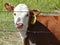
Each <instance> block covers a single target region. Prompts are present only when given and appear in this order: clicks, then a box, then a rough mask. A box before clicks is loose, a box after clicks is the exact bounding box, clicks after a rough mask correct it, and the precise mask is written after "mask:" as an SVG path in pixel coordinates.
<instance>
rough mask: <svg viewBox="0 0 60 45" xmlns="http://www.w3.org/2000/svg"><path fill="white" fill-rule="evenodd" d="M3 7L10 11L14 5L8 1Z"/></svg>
mask: <svg viewBox="0 0 60 45" xmlns="http://www.w3.org/2000/svg"><path fill="white" fill-rule="evenodd" d="M4 7H5V9H6V10H7V11H8V12H12V11H13V10H14V6H11V5H10V4H9V3H8V2H6V3H5V4H4Z"/></svg>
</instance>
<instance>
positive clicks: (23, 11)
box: [14, 4, 29, 16]
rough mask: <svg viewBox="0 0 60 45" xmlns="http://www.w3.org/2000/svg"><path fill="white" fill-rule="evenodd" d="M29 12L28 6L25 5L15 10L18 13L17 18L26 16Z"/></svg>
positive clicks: (18, 6) (20, 5)
mask: <svg viewBox="0 0 60 45" xmlns="http://www.w3.org/2000/svg"><path fill="white" fill-rule="evenodd" d="M28 12H29V9H28V7H27V5H25V4H19V5H17V6H16V7H15V8H14V13H16V15H17V16H22V15H23V16H24V15H26V14H27V13H28Z"/></svg>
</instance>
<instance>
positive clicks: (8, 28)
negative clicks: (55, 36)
mask: <svg viewBox="0 0 60 45" xmlns="http://www.w3.org/2000/svg"><path fill="white" fill-rule="evenodd" d="M5 2H9V3H11V4H12V5H14V6H16V5H18V4H19V3H25V4H26V5H27V6H28V7H29V8H33V9H38V10H40V11H41V12H46V11H52V10H57V9H60V0H0V45H22V44H21V40H20V37H19V34H18V32H17V30H16V28H15V27H14V22H13V15H12V13H13V12H7V11H6V9H5V8H4V3H5Z"/></svg>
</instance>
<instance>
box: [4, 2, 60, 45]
mask: <svg viewBox="0 0 60 45" xmlns="http://www.w3.org/2000/svg"><path fill="white" fill-rule="evenodd" d="M5 8H6V9H7V10H8V11H13V16H14V23H15V26H16V28H17V29H18V30H19V31H20V36H21V38H22V43H23V45H60V16H41V15H40V12H39V11H38V10H34V9H33V10H30V9H29V8H28V7H27V6H26V5H25V4H19V5H17V6H16V7H15V8H14V7H13V6H11V5H10V4H9V3H5Z"/></svg>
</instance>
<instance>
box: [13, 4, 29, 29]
mask: <svg viewBox="0 0 60 45" xmlns="http://www.w3.org/2000/svg"><path fill="white" fill-rule="evenodd" d="M28 13H29V9H28V7H27V6H26V5H25V4H19V5H17V6H16V7H15V8H14V13H13V15H14V23H15V26H16V27H17V28H18V29H21V30H23V29H26V28H27V27H28V19H29V17H27V15H28Z"/></svg>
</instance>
